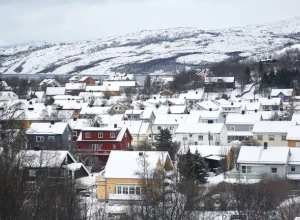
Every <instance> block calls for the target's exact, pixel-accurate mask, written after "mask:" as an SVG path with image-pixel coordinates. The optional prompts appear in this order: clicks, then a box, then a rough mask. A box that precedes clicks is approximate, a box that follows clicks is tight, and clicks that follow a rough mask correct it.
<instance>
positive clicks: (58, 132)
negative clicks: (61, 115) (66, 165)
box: [26, 121, 73, 152]
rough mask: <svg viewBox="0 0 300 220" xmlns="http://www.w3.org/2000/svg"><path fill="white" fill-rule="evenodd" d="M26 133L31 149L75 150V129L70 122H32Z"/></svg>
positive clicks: (28, 146) (28, 145)
mask: <svg viewBox="0 0 300 220" xmlns="http://www.w3.org/2000/svg"><path fill="white" fill-rule="evenodd" d="M26 134H27V140H28V141H27V148H28V149H29V150H67V151H70V152H72V151H73V148H72V143H73V140H72V137H73V131H72V129H71V128H70V126H69V125H68V123H64V122H54V121H52V122H50V123H32V124H31V125H30V128H29V129H28V130H27V132H26Z"/></svg>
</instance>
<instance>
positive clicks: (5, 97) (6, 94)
mask: <svg viewBox="0 0 300 220" xmlns="http://www.w3.org/2000/svg"><path fill="white" fill-rule="evenodd" d="M18 99H19V98H18V96H17V95H16V93H14V92H10V91H1V92H0V101H10V100H18Z"/></svg>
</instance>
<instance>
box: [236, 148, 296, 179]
mask: <svg viewBox="0 0 300 220" xmlns="http://www.w3.org/2000/svg"><path fill="white" fill-rule="evenodd" d="M289 154H290V148H288V147H262V146H258V147H254V146H242V147H241V150H240V153H239V156H238V160H237V163H238V166H239V174H240V176H239V177H240V178H241V179H261V178H263V176H265V177H280V178H285V175H286V171H287V163H288V160H289Z"/></svg>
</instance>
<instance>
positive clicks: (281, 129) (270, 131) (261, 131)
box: [252, 121, 295, 146]
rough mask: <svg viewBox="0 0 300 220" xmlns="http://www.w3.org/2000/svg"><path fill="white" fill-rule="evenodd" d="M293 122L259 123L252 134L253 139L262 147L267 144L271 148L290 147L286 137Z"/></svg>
mask: <svg viewBox="0 0 300 220" xmlns="http://www.w3.org/2000/svg"><path fill="white" fill-rule="evenodd" d="M291 125H295V122H292V121H258V122H256V123H255V124H254V127H253V130H252V133H253V139H255V140H257V141H258V143H259V144H260V145H263V144H264V143H265V142H266V143H268V145H269V146H288V143H287V140H286V136H287V133H288V130H289V128H290V126H291Z"/></svg>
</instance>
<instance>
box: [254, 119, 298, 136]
mask: <svg viewBox="0 0 300 220" xmlns="http://www.w3.org/2000/svg"><path fill="white" fill-rule="evenodd" d="M295 124H296V123H295V122H292V121H258V122H255V124H254V126H253V130H252V132H253V133H287V132H288V130H289V128H290V126H291V125H295Z"/></svg>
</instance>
